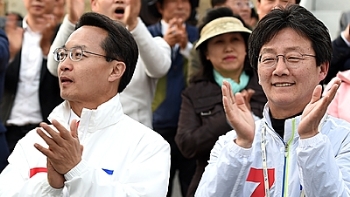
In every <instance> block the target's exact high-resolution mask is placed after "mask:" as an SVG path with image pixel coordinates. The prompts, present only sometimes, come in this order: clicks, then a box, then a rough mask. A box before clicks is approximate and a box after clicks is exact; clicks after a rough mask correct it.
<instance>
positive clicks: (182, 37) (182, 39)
mask: <svg viewBox="0 0 350 197" xmlns="http://www.w3.org/2000/svg"><path fill="white" fill-rule="evenodd" d="M176 23H177V25H176V26H177V34H176V37H177V41H178V43H179V45H180V48H181V49H185V48H186V46H187V43H188V36H187V31H186V25H185V23H184V22H183V21H182V19H177V20H176Z"/></svg>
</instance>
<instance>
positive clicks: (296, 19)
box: [248, 4, 332, 69]
mask: <svg viewBox="0 0 350 197" xmlns="http://www.w3.org/2000/svg"><path fill="white" fill-rule="evenodd" d="M285 28H291V29H293V30H295V31H296V32H298V34H299V35H300V36H303V37H305V38H307V39H309V40H310V41H311V45H312V48H313V49H314V51H315V54H316V64H317V66H320V65H321V64H323V63H325V62H328V63H329V62H330V61H331V59H332V42H331V37H330V34H329V32H328V29H327V27H326V26H325V25H324V24H323V23H322V22H321V21H320V20H318V19H317V18H316V17H315V16H314V15H313V14H312V13H311V12H310V11H308V10H307V9H305V8H303V7H302V6H299V5H297V4H294V5H289V6H287V7H286V8H282V7H280V8H278V9H274V10H272V11H271V12H270V13H268V14H267V15H266V16H264V17H263V18H262V19H261V20H260V21H259V23H258V25H257V26H256V28H255V29H254V30H253V32H252V34H251V35H250V38H249V47H248V48H249V50H248V55H249V60H250V64H251V66H252V67H253V68H255V69H257V65H258V57H259V54H260V50H261V48H262V46H263V45H264V44H266V43H268V42H269V41H270V40H271V39H272V38H273V37H274V36H275V35H276V34H277V33H278V32H280V31H281V30H283V29H285Z"/></svg>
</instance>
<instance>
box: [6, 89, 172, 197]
mask: <svg viewBox="0 0 350 197" xmlns="http://www.w3.org/2000/svg"><path fill="white" fill-rule="evenodd" d="M70 110H71V109H70V106H69V104H68V102H63V103H62V104H61V105H59V106H57V107H56V108H55V109H54V110H53V112H52V113H51V114H50V116H49V119H50V120H52V119H56V120H58V121H59V122H60V123H61V124H64V125H66V127H67V128H69V126H68V122H69V116H70ZM80 118H81V119H80V123H79V128H78V136H79V140H80V143H81V144H82V145H83V146H84V150H83V155H82V161H81V162H80V163H79V164H78V165H77V166H75V167H74V168H73V169H71V170H70V171H69V172H68V173H67V174H65V175H64V176H65V179H66V182H65V187H64V188H63V189H54V188H52V187H50V185H49V184H48V181H47V173H45V168H46V156H44V155H43V154H42V153H40V152H39V151H38V150H36V149H35V148H34V143H39V144H41V145H45V147H47V146H46V144H45V142H44V141H43V140H42V139H41V137H40V136H39V135H38V134H37V133H36V131H35V130H32V131H30V132H29V133H28V134H27V135H26V136H25V137H24V138H22V139H21V140H20V141H19V142H18V144H17V145H16V147H15V149H14V151H13V153H12V154H11V155H10V157H9V159H8V160H9V165H8V166H7V167H6V168H5V169H4V171H3V172H2V173H1V175H0V196H1V197H11V196H26V197H41V196H43V197H51V196H70V197H73V196H74V197H83V196H84V197H99V196H118V197H141V196H142V197H158V196H159V197H164V196H166V193H167V189H168V180H169V169H170V148H169V144H168V143H167V142H166V141H165V140H164V139H163V138H162V137H161V136H160V135H159V134H157V133H156V132H154V131H152V130H151V129H149V128H148V127H146V126H144V125H142V124H141V123H139V122H137V121H135V120H133V119H131V118H130V117H128V116H126V115H125V114H124V113H123V109H122V106H121V104H120V101H119V94H118V95H116V96H115V97H114V98H112V99H111V100H109V101H108V102H106V103H104V104H102V105H100V106H99V107H98V108H97V109H96V110H88V109H83V112H82V114H81V117H80Z"/></svg>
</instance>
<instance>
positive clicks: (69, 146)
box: [34, 120, 83, 176]
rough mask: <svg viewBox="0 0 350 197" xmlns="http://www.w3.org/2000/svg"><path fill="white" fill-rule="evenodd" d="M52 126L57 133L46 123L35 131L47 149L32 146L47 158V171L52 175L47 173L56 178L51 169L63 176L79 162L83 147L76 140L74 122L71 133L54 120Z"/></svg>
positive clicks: (36, 145) (37, 145)
mask: <svg viewBox="0 0 350 197" xmlns="http://www.w3.org/2000/svg"><path fill="white" fill-rule="evenodd" d="M52 125H53V126H54V127H55V128H56V129H57V131H58V132H57V131H56V130H55V129H54V128H52V127H50V126H49V125H48V124H46V123H41V124H40V126H41V127H42V128H38V129H37V133H38V134H39V135H40V137H41V138H42V139H43V140H44V141H45V142H46V144H47V145H48V148H44V147H43V146H41V145H39V144H35V145H34V146H35V148H36V149H38V150H39V151H40V152H41V153H43V154H44V155H45V156H46V157H47V158H48V160H49V163H48V169H51V172H52V174H50V173H49V172H48V173H49V174H50V175H53V176H55V175H56V176H57V174H55V172H54V171H53V169H54V170H55V171H56V172H57V173H59V174H61V175H64V174H66V173H67V172H68V171H70V170H71V169H72V168H74V167H75V166H76V165H77V164H78V163H79V162H80V161H81V159H82V153H83V152H82V151H83V146H82V145H81V144H80V142H79V139H78V134H77V123H76V121H73V122H72V123H71V125H70V130H71V131H69V130H67V129H66V128H64V126H62V125H61V124H60V123H59V122H58V121H56V120H53V121H52ZM43 130H45V131H46V132H44V131H43ZM51 166H52V168H51Z"/></svg>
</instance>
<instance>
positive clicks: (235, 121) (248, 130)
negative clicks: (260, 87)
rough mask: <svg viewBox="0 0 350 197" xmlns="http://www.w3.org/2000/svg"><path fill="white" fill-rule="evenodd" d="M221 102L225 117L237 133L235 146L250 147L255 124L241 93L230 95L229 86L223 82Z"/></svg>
mask: <svg viewBox="0 0 350 197" xmlns="http://www.w3.org/2000/svg"><path fill="white" fill-rule="evenodd" d="M222 101H223V104H224V109H225V113H226V117H227V119H228V121H229V123H230V124H231V126H233V127H234V129H235V131H236V133H237V139H236V141H235V142H236V144H237V145H239V146H241V147H243V148H250V147H251V146H252V143H253V140H254V134H255V122H254V118H253V116H252V113H251V111H250V109H249V108H248V107H247V105H246V101H245V98H244V96H243V95H242V93H240V92H238V93H236V94H235V95H233V93H232V89H231V85H230V84H229V83H228V82H227V81H224V83H223V85H222Z"/></svg>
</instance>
